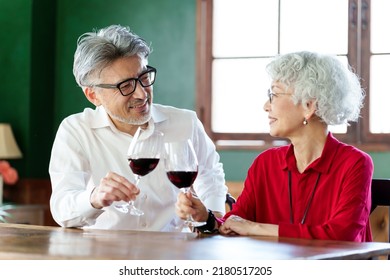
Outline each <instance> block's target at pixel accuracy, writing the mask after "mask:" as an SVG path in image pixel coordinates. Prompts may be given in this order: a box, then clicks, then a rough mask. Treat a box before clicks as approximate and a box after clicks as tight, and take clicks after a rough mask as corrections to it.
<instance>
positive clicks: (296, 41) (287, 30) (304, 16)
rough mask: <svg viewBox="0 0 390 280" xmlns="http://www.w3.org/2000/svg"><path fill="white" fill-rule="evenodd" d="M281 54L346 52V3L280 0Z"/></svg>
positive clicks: (333, 0) (344, 0)
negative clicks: (303, 51) (302, 51)
mask: <svg viewBox="0 0 390 280" xmlns="http://www.w3.org/2000/svg"><path fill="white" fill-rule="evenodd" d="M280 5H281V7H280V34H281V36H280V51H281V53H286V52H293V51H301V50H310V51H316V52H324V53H332V54H346V53H347V52H348V0H327V1H313V0H294V1H291V0H281V4H280Z"/></svg>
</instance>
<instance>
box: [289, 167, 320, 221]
mask: <svg viewBox="0 0 390 280" xmlns="http://www.w3.org/2000/svg"><path fill="white" fill-rule="evenodd" d="M320 177H321V173H318V176H317V180H316V183H315V184H314V187H313V190H312V191H311V194H310V198H309V201H308V202H307V205H306V209H305V212H304V214H303V217H302V220H301V224H302V225H303V224H304V223H305V220H306V216H307V213H308V212H309V208H310V206H311V203H312V201H313V197H314V193H315V191H316V189H317V186H318V182H319V181H320ZM291 192H292V190H291V171H290V170H289V171H288V195H289V199H290V223H293V222H294V217H293V207H292V193H291Z"/></svg>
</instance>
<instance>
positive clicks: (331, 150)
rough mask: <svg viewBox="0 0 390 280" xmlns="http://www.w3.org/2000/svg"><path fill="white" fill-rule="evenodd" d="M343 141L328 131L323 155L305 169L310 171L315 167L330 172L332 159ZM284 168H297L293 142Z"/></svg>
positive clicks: (320, 171)
mask: <svg viewBox="0 0 390 280" xmlns="http://www.w3.org/2000/svg"><path fill="white" fill-rule="evenodd" d="M340 144H341V142H340V141H338V140H337V139H336V138H334V136H333V135H332V133H331V132H329V133H328V136H327V138H326V142H325V146H324V149H323V150H322V154H321V156H320V157H319V158H318V159H316V160H315V161H313V162H312V163H311V164H310V165H309V166H308V167H307V168H306V170H305V171H309V170H310V169H313V170H315V171H317V172H319V173H328V172H329V169H330V167H331V164H332V161H333V159H334V157H335V156H336V154H337V149H338V147H339V146H340ZM283 169H290V170H297V164H296V158H295V155H294V146H293V145H292V144H290V145H289V147H288V149H287V152H286V158H285V164H284V165H283Z"/></svg>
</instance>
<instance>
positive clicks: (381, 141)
mask: <svg viewBox="0 0 390 280" xmlns="http://www.w3.org/2000/svg"><path fill="white" fill-rule="evenodd" d="M370 4H371V0H349V15H348V19H349V28H348V54H347V57H348V61H349V63H350V64H351V66H352V67H353V68H354V69H355V70H356V72H357V74H358V75H359V76H360V77H361V78H362V87H363V88H364V89H365V91H366V99H365V104H364V107H363V108H362V111H361V116H362V117H361V118H360V120H359V122H357V123H351V125H350V126H349V127H348V132H347V133H346V134H335V136H336V137H337V138H338V139H339V140H340V141H343V142H345V143H348V144H351V145H354V146H356V147H358V148H360V149H362V150H365V151H367V152H369V151H389V150H390V133H386V134H372V133H370V131H369V98H368V96H369V88H370V87H369V85H370V84H369V77H370V67H369V66H370V57H371V52H370V28H369V26H370ZM196 12H197V16H196V19H197V23H196V31H197V40H196V43H197V46H196V63H197V64H196V81H197V83H196V85H197V90H196V92H197V96H196V111H197V113H198V115H199V118H200V120H201V121H202V123H203V124H204V127H205V130H206V132H207V133H208V135H209V136H210V137H211V139H212V140H213V141H214V142H215V143H216V145H217V147H218V149H236V150H237V149H256V150H258V149H266V148H268V147H271V146H274V143H275V140H276V141H278V140H281V139H275V138H274V137H271V136H270V135H269V134H266V133H220V132H214V131H212V125H211V124H212V112H211V110H212V89H211V87H212V86H211V85H212V60H213V57H212V31H213V26H212V14H213V0H197V11H196ZM221 140H227V141H230V142H232V143H233V142H235V141H238V142H237V143H241V142H240V141H245V143H248V141H249V142H251V141H253V143H255V142H256V141H258V140H261V141H262V142H263V143H264V145H256V144H254V145H246V144H238V145H220V144H219V143H220V142H221ZM242 143H244V142H242Z"/></svg>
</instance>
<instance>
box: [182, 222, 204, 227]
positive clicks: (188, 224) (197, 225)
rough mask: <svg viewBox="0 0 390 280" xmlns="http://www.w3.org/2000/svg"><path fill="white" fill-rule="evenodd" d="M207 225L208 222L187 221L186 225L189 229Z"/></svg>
mask: <svg viewBox="0 0 390 280" xmlns="http://www.w3.org/2000/svg"><path fill="white" fill-rule="evenodd" d="M205 224H207V223H206V222H195V221H185V222H184V225H186V226H188V227H201V226H204V225H205Z"/></svg>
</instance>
